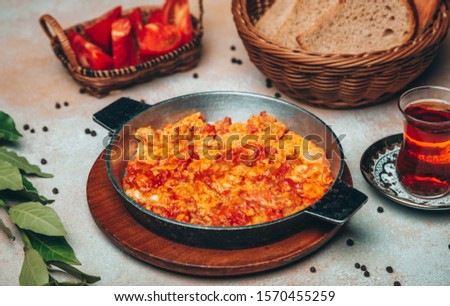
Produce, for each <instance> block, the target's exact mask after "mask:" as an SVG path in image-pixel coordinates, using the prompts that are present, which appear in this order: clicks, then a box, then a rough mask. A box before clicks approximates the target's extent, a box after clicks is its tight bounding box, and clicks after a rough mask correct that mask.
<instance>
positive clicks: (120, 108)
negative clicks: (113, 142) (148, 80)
mask: <svg viewBox="0 0 450 306" xmlns="http://www.w3.org/2000/svg"><path fill="white" fill-rule="evenodd" d="M150 107H152V106H151V105H148V104H145V103H142V102H138V101H135V100H132V99H129V98H120V99H119V100H116V101H114V102H113V103H111V104H110V105H108V106H107V107H105V108H103V109H101V110H100V111H98V112H96V113H95V114H94V116H93V119H94V121H95V122H97V123H98V124H100V125H101V126H103V127H104V128H105V129H107V130H109V131H110V132H113V133H115V132H117V131H119V130H120V129H121V128H122V126H123V125H124V124H125V123H127V122H128V121H130V120H131V119H133V118H134V117H135V116H136V115H138V114H140V113H141V112H143V111H145V110H147V109H149V108H150Z"/></svg>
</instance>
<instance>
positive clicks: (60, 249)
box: [27, 231, 81, 265]
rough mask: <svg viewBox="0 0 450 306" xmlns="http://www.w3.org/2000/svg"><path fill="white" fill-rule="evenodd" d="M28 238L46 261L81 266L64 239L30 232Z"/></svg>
mask: <svg viewBox="0 0 450 306" xmlns="http://www.w3.org/2000/svg"><path fill="white" fill-rule="evenodd" d="M27 236H28V238H29V239H30V241H31V245H32V246H33V249H35V250H36V251H38V252H39V254H41V256H42V258H44V260H45V261H52V260H55V261H63V262H65V263H67V264H72V265H80V264H81V263H80V262H79V261H78V259H77V258H76V256H75V253H74V251H73V249H72V247H71V246H70V245H69V243H68V242H67V240H66V239H65V238H64V237H51V236H45V235H40V234H36V233H33V232H30V231H28V232H27Z"/></svg>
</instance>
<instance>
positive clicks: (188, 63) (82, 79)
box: [39, 0, 203, 98]
mask: <svg viewBox="0 0 450 306" xmlns="http://www.w3.org/2000/svg"><path fill="white" fill-rule="evenodd" d="M140 8H141V11H142V14H143V16H144V18H147V17H148V16H149V15H150V13H151V12H152V11H153V10H155V9H159V8H160V7H157V6H142V7H140ZM199 8H200V11H199V16H198V18H196V17H195V16H191V17H192V23H193V28H194V29H193V37H192V40H191V41H190V42H189V43H186V44H184V45H182V46H180V47H179V48H177V49H176V50H174V51H172V52H169V53H166V54H164V55H161V56H159V57H156V58H154V59H152V60H149V61H146V62H143V63H140V64H137V65H134V66H129V67H124V68H120V69H110V70H92V69H87V68H83V67H81V66H80V65H79V63H78V60H77V57H76V56H75V53H74V51H73V49H72V47H71V46H70V43H69V40H68V38H67V33H68V32H69V31H70V30H75V31H76V32H79V33H83V31H84V27H85V26H86V25H88V24H91V23H93V22H94V21H95V20H96V19H94V20H91V21H87V22H84V23H81V24H78V25H75V26H73V27H70V28H68V29H65V30H63V28H62V27H61V26H60V25H59V23H58V22H57V21H56V20H55V19H54V18H53V17H52V16H50V15H43V16H42V17H41V18H40V20H39V22H40V24H41V26H42V29H43V30H44V32H45V34H47V36H48V37H49V39H50V43H51V46H52V48H53V51H54V53H55V54H56V56H57V57H58V59H59V60H60V61H61V62H62V64H63V65H64V67H66V68H67V70H68V71H69V73H70V75H71V76H72V77H73V78H74V79H75V81H77V82H78V83H79V84H80V85H81V86H82V87H83V88H84V89H85V90H86V91H87V92H88V93H89V94H91V95H93V96H95V97H99V98H100V97H103V96H106V95H108V94H109V93H110V92H111V91H112V90H115V89H119V88H123V87H127V86H131V85H133V84H138V83H143V82H147V81H150V80H152V79H154V78H157V77H160V76H165V75H170V74H173V73H176V72H180V71H186V70H190V69H192V68H194V67H195V66H197V64H198V62H199V60H200V55H201V39H202V36H203V1H202V0H199ZM132 10H133V9H129V10H126V11H124V12H123V15H125V16H126V15H128V14H129V13H131V12H132ZM50 29H51V30H52V32H53V33H54V34H52V32H51V31H50Z"/></svg>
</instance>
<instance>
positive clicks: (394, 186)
mask: <svg viewBox="0 0 450 306" xmlns="http://www.w3.org/2000/svg"><path fill="white" fill-rule="evenodd" d="M402 141H403V135H402V134H396V135H391V136H388V137H386V138H383V139H380V140H378V141H377V142H375V143H374V144H372V145H371V146H370V147H369V148H367V150H366V151H365V152H364V154H363V156H362V158H361V164H360V167H361V172H362V174H363V176H364V178H365V179H366V181H367V182H368V183H369V184H370V185H371V186H372V187H373V188H375V190H376V191H378V192H379V193H380V194H382V195H383V196H385V197H387V198H389V199H391V200H392V201H394V202H397V203H399V204H402V205H405V206H409V207H413V208H418V209H425V210H447V209H450V194H449V195H447V196H445V197H442V198H438V199H431V200H429V199H422V198H418V197H416V196H413V195H411V194H409V193H408V192H407V191H406V190H405V189H404V188H403V186H402V185H401V184H400V182H399V179H398V177H397V173H396V171H395V161H396V159H397V156H398V152H399V151H400V146H401V144H402Z"/></svg>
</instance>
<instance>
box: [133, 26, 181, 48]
mask: <svg viewBox="0 0 450 306" xmlns="http://www.w3.org/2000/svg"><path fill="white" fill-rule="evenodd" d="M181 42H182V37H181V32H180V30H179V29H178V28H177V27H175V26H173V25H170V24H161V23H149V24H146V25H145V27H144V32H143V34H142V36H141V37H140V38H139V49H140V53H141V55H143V56H146V55H161V54H164V53H167V52H170V51H172V50H174V49H176V48H178V47H179V46H180V45H181Z"/></svg>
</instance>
